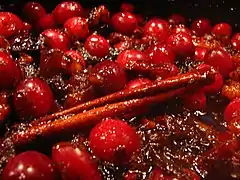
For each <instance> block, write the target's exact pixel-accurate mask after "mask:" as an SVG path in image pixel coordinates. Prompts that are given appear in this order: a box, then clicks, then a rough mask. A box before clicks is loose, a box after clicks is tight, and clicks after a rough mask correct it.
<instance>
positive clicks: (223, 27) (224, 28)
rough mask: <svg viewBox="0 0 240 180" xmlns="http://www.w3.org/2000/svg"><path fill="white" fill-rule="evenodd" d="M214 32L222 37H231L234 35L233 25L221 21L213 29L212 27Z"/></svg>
mask: <svg viewBox="0 0 240 180" xmlns="http://www.w3.org/2000/svg"><path fill="white" fill-rule="evenodd" d="M212 33H213V34H214V35H215V36H217V37H220V38H222V37H223V38H230V36H231V35H232V27H231V26H230V25H229V24H227V23H219V24H216V25H215V26H214V27H213V29H212Z"/></svg>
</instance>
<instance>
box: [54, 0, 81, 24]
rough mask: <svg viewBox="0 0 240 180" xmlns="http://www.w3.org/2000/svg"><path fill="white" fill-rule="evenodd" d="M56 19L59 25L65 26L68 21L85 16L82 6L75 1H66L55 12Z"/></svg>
mask: <svg viewBox="0 0 240 180" xmlns="http://www.w3.org/2000/svg"><path fill="white" fill-rule="evenodd" d="M53 14H54V17H55V19H56V21H57V22H58V23H59V24H64V23H65V22H66V21H67V20H68V19H70V18H72V17H77V16H80V17H81V16H83V15H84V10H83V8H82V6H81V5H80V4H79V3H78V2H75V1H65V2H62V3H60V4H58V5H57V6H56V8H55V9H54V10H53Z"/></svg>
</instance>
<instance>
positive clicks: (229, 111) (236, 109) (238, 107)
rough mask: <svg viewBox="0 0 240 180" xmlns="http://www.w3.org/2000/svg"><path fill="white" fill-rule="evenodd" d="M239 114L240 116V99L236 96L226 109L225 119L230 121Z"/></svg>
mask: <svg viewBox="0 0 240 180" xmlns="http://www.w3.org/2000/svg"><path fill="white" fill-rule="evenodd" d="M238 116H240V99H239V98H236V99H234V100H233V101H232V102H230V103H229V104H228V105H227V107H226V109H225V111H224V119H225V121H227V122H230V121H231V120H232V119H233V118H235V117H238Z"/></svg>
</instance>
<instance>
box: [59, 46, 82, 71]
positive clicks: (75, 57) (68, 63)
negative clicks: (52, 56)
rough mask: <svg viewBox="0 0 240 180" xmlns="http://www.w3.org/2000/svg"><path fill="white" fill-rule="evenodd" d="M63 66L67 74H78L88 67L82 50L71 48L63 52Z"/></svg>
mask: <svg viewBox="0 0 240 180" xmlns="http://www.w3.org/2000/svg"><path fill="white" fill-rule="evenodd" d="M62 67H63V69H64V70H65V71H66V73H67V74H69V75H71V74H76V73H78V72H81V71H83V70H84V69H85V68H86V62H85V61H84V59H83V56H82V55H81V53H80V52H78V51H75V50H69V51H66V52H65V53H64V54H63V59H62Z"/></svg>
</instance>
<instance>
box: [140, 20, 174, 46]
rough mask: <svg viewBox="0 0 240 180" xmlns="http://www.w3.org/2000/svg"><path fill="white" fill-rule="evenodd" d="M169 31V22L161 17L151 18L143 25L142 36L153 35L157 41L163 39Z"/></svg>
mask: <svg viewBox="0 0 240 180" xmlns="http://www.w3.org/2000/svg"><path fill="white" fill-rule="evenodd" d="M168 33H169V24H168V22H167V21H165V20H162V19H153V20H150V21H148V22H147V23H146V24H145V26H144V27H143V34H144V36H152V37H155V38H156V39H157V40H158V41H161V42H163V41H165V40H166V39H167V37H168Z"/></svg>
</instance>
